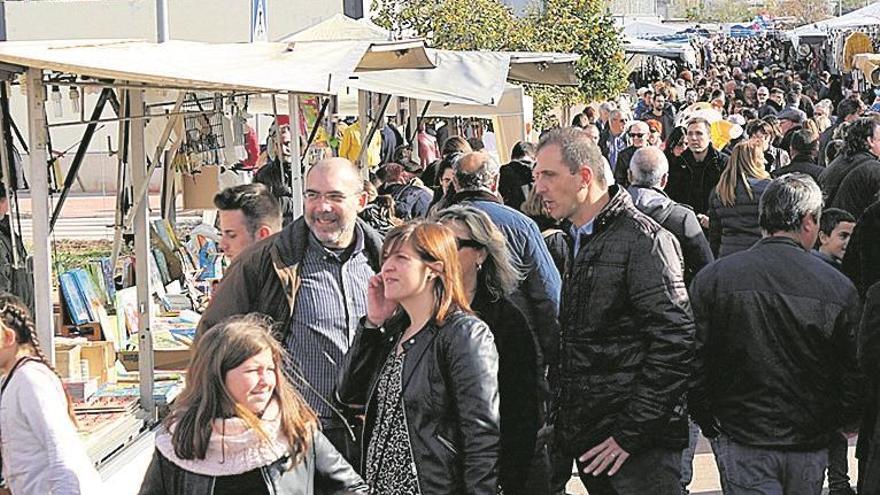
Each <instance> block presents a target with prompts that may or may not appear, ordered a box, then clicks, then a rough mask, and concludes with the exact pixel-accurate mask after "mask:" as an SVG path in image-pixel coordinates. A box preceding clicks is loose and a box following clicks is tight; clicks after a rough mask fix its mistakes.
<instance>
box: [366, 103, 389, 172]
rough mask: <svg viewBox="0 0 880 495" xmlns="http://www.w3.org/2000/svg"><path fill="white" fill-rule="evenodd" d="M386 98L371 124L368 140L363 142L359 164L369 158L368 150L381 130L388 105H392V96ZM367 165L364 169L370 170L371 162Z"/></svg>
mask: <svg viewBox="0 0 880 495" xmlns="http://www.w3.org/2000/svg"><path fill="white" fill-rule="evenodd" d="M384 97H385V99H384V100H382V107H381V110H379V113H378V115H375V116H374V118H373V121H372V122H371V123H370V132H369V133H367V139H366V140H364V141H361V152H360V154H359V155H358V163H364V158H365V157H366V156H367V150H368V149H369V147H370V143H372V142H373V136H375V135H376V131H377V130H379V122H381V118H382V117H384V116H385V110H388V104H389V103H391V95H384ZM366 164H367V166H366V167H363V169H365V170H369V169H370V167H369V160H367V161H366ZM367 173H369V172H367Z"/></svg>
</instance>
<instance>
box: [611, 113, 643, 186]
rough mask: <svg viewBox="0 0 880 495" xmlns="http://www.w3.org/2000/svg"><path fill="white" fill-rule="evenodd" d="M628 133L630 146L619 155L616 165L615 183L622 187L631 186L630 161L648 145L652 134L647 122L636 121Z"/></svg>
mask: <svg viewBox="0 0 880 495" xmlns="http://www.w3.org/2000/svg"><path fill="white" fill-rule="evenodd" d="M626 132H627V136H629V142H630V145H629V146H627V147H626V148H625V149H624V150H623V151H621V152H620V154H619V155H617V163H616V164H615V165H614V182H615V183H617V184H619V185H620V186H621V187H627V186H628V185H629V178H628V176H627V174H628V173H629V161H630V160H631V159H632V157H633V155H634V154H635V153H636V151H637V150H639V149H641V148H644V147H645V146H647V145H648V135H649V134H650V133H651V129H649V128H648V124H646V123H645V122H642V121H641V120H636V121H635V122H633V123H632V124H631V125H630V126H629V129H628V130H627V131H626Z"/></svg>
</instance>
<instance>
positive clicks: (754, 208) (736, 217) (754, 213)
mask: <svg viewBox="0 0 880 495" xmlns="http://www.w3.org/2000/svg"><path fill="white" fill-rule="evenodd" d="M748 181H749V186H751V189H752V195H751V197H749V194H748V192H747V191H746V188H745V185H744V184H743V182H742V181H741V180H740V181H737V184H736V198H735V201H734V204H733V206H726V205H724V204H723V203H722V202H721V198H720V197H719V196H718V193H717V192H716V191H714V190H713V191H712V195H711V196H710V197H709V245H710V246H712V252H713V253H714V254H715V257H716V258H723V257H724V256H728V255H731V254H733V253H736V252H739V251H744V250H746V249H748V248H750V247H752V244H754V243H756V242H757V241H758V239H760V238H761V224H760V223H759V222H758V202H759V201H760V200H761V195H762V194H764V190H765V189H767V186H769V185H770V179H763V180H762V179H755V178H749V179H748Z"/></svg>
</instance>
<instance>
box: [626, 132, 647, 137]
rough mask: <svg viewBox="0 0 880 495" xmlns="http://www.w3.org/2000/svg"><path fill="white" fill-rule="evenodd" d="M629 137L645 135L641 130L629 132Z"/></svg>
mask: <svg viewBox="0 0 880 495" xmlns="http://www.w3.org/2000/svg"><path fill="white" fill-rule="evenodd" d="M629 137H631V138H643V137H645V135H644V134H643V133H641V132H631V133H629Z"/></svg>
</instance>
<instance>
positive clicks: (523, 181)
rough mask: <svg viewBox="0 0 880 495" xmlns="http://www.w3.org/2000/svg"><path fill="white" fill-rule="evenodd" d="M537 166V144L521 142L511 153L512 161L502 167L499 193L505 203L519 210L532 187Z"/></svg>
mask: <svg viewBox="0 0 880 495" xmlns="http://www.w3.org/2000/svg"><path fill="white" fill-rule="evenodd" d="M534 167H535V145H534V144H532V143H524V142H519V143H516V144H515V145H514V146H513V150H512V151H511V153H510V163H508V164H507V165H504V166H503V167H501V172H500V178H499V179H498V193H499V194H501V197H502V198H504V204H506V205H507V206H509V207H511V208H513V209H514V210H519V207H520V206H521V205H522V204H523V202H524V201H525V200H526V195H528V192H529V190H530V189H531V188H532V168H534Z"/></svg>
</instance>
